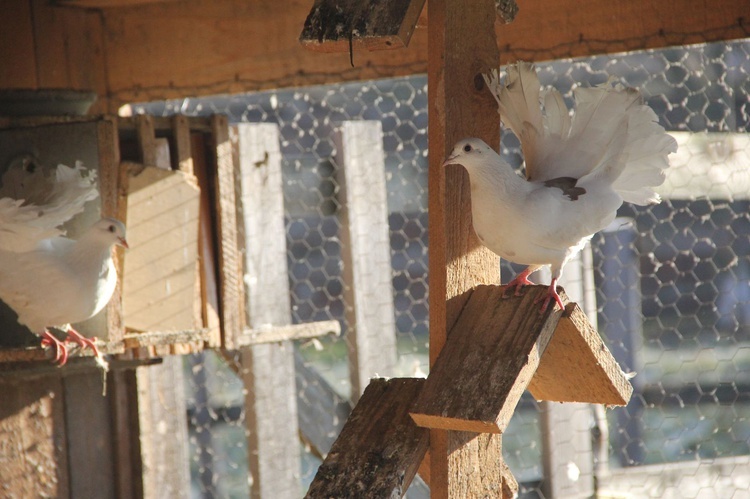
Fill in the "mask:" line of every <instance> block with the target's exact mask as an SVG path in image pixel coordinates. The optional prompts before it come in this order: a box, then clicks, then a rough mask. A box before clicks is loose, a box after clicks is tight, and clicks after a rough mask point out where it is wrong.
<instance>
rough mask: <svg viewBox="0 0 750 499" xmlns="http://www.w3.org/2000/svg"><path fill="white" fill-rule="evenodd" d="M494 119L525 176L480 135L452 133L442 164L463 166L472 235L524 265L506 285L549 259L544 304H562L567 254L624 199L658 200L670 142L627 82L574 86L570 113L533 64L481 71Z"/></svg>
mask: <svg viewBox="0 0 750 499" xmlns="http://www.w3.org/2000/svg"><path fill="white" fill-rule="evenodd" d="M486 80H487V83H488V85H489V87H490V89H491V90H492V91H493V94H494V95H495V98H496V100H497V102H498V107H499V112H500V116H501V119H502V121H503V123H504V124H505V126H506V127H508V128H510V129H511V130H512V131H513V133H514V134H515V135H516V136H517V137H518V138H519V140H520V141H521V148H522V151H523V156H524V162H525V170H526V178H523V177H521V176H519V175H518V174H517V173H516V172H515V171H514V170H513V168H512V167H511V166H510V165H509V164H508V163H507V162H506V161H504V160H503V159H502V158H501V157H500V156H499V155H498V154H497V153H496V152H495V151H494V150H492V148H490V147H489V146H488V145H487V144H485V143H484V142H483V141H482V140H480V139H476V138H469V139H464V140H461V141H459V142H458V143H457V144H456V146H455V147H454V149H453V151H452V152H451V154H450V155H449V157H448V158H447V159H446V160H445V162H444V163H443V164H444V165H448V164H460V165H462V166H463V167H464V168H466V170H467V171H468V173H469V180H470V184H471V212H472V221H473V224H474V229H475V232H476V234H477V236H478V237H479V239H480V241H481V242H482V243H483V244H484V245H485V246H487V248H489V249H490V250H491V251H493V252H494V253H496V254H497V255H499V256H500V257H502V258H505V259H506V260H509V261H511V262H514V263H518V264H524V265H527V266H528V267H527V268H526V269H525V270H523V271H522V272H521V273H520V274H519V275H518V276H516V277H515V278H514V279H513V280H512V281H511V282H510V283H509V284H508V289H513V288H515V291H516V294H518V292H519V291H520V289H521V288H522V287H523V286H525V285H528V284H531V281H529V280H528V277H529V275H530V274H531V273H532V272H534V271H536V270H538V269H539V268H541V267H543V266H545V265H548V266H550V267H551V270H552V282H551V283H550V286H549V288H548V292H547V294H546V297H545V298H544V301H543V304H542V310H545V309H546V308H547V307H548V305H549V304H550V302H551V301H553V300H554V302H556V303H557V304H558V305H559V306H560V308H563V304H562V300H561V299H560V296H559V295H558V293H557V290H556V285H557V281H558V279H559V278H560V276H561V275H562V269H563V266H564V265H565V263H566V262H568V261H569V260H570V258H571V257H573V256H574V255H575V254H576V253H578V252H579V251H580V250H581V249H582V248H583V247H584V246H585V244H586V242H587V241H588V240H589V239H591V237H592V236H593V234H595V233H596V232H598V231H600V230H602V229H604V228H605V227H607V225H609V224H610V223H611V222H612V221H613V220H614V218H615V214H616V212H617V209H618V208H619V207H620V206H621V205H622V203H623V201H628V202H631V203H634V204H638V205H646V204H650V203H656V202H659V201H660V199H659V196H658V195H657V194H656V192H655V191H654V189H653V188H654V187H656V186H658V185H661V184H662V183H663V182H664V178H665V174H664V171H665V170H666V169H667V168H668V167H669V160H668V155H669V153H674V152H676V151H677V142H676V141H675V140H674V139H673V138H672V137H671V136H670V135H669V134H667V133H666V132H665V130H664V128H663V127H661V126H660V125H659V124H658V122H657V117H656V114H655V113H654V112H653V111H652V110H651V108H649V107H648V106H647V105H644V104H643V102H642V98H641V95H640V93H639V92H638V91H636V90H634V89H628V88H623V87H621V86H619V85H612V84H605V85H602V86H597V87H592V88H577V89H576V90H574V97H575V101H576V107H575V109H574V113H573V115H572V116H571V115H570V114H569V112H568V108H567V107H566V105H565V102H564V101H563V98H562V96H561V95H560V93H559V92H558V91H556V90H550V91H547V92H545V93H544V94H541V92H540V85H539V80H538V78H537V75H536V70H535V69H534V67H533V66H532V65H531V64H527V63H519V64H518V65H516V66H510V67H509V68H508V71H507V78H506V80H505V84H504V85H503V84H501V82H500V78H499V75H498V73H497V72H495V73H493V74H492V75H491V76H489V77H487V78H486Z"/></svg>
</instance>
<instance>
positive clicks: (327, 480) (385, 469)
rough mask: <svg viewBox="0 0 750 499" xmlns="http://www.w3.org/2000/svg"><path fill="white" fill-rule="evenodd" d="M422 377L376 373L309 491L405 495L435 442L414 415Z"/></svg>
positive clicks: (312, 494) (311, 495)
mask: <svg viewBox="0 0 750 499" xmlns="http://www.w3.org/2000/svg"><path fill="white" fill-rule="evenodd" d="M424 382H425V380H424V379H422V378H392V379H390V380H385V379H380V378H375V379H373V380H372V381H371V382H370V384H369V386H368V387H367V389H366V390H365V392H364V393H363V394H362V397H361V398H360V400H359V403H358V404H357V406H356V407H355V408H354V410H353V411H352V413H351V415H350V416H349V419H348V420H347V422H346V424H345V425H344V428H343V430H342V431H341V434H340V435H339V437H338V438H337V439H336V442H335V443H334V444H333V447H332V448H331V452H329V453H328V456H327V457H326V459H325V461H323V464H322V465H320V468H318V473H317V474H316V475H315V479H314V480H313V483H312V484H311V485H310V489H309V490H308V492H307V495H306V496H305V497H307V498H310V499H313V498H329V497H383V498H393V497H401V496H403V494H404V493H405V492H406V489H407V488H409V484H410V483H411V481H412V479H413V478H414V475H415V474H416V473H417V468H418V467H419V463H421V462H422V458H423V457H424V454H425V452H427V448H428V446H429V443H428V440H429V432H428V431H427V430H426V429H423V428H419V427H418V426H416V425H415V424H414V422H413V421H412V420H411V419H410V418H409V407H410V406H411V404H412V403H413V402H414V398H415V397H416V396H417V394H418V393H419V392H420V390H421V389H422V386H423V384H424Z"/></svg>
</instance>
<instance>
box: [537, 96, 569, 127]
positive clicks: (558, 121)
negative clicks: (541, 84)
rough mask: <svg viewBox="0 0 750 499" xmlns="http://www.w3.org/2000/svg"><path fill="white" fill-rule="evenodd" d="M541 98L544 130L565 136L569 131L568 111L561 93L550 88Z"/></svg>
mask: <svg viewBox="0 0 750 499" xmlns="http://www.w3.org/2000/svg"><path fill="white" fill-rule="evenodd" d="M542 98H543V101H544V128H545V131H546V132H547V133H548V134H549V135H551V136H557V137H561V138H563V137H567V136H568V133H570V113H569V112H568V107H567V106H566V105H565V101H564V100H563V97H562V95H560V92H558V91H557V90H556V89H551V90H548V91H547V92H545V93H544V95H543V97H542Z"/></svg>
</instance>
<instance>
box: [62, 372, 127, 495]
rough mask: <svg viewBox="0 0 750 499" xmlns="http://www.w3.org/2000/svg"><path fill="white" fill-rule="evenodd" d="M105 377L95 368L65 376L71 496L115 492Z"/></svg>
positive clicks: (110, 493) (108, 404) (64, 396)
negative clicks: (103, 394)
mask: <svg viewBox="0 0 750 499" xmlns="http://www.w3.org/2000/svg"><path fill="white" fill-rule="evenodd" d="M102 376H103V375H102V372H101V371H99V370H98V369H91V370H89V371H87V372H80V373H76V374H74V375H71V376H66V377H64V378H63V386H64V394H63V400H64V404H65V433H66V438H67V441H68V462H69V463H70V497H113V496H114V495H115V494H114V491H115V489H114V484H115V479H114V473H115V462H114V452H113V444H112V435H113V432H112V427H111V414H110V403H109V401H108V400H107V399H106V398H105V397H103V396H102V388H103V384H104V379H103V377H102ZM82 423H84V424H82ZM94 435H96V437H95V438H92V436H94Z"/></svg>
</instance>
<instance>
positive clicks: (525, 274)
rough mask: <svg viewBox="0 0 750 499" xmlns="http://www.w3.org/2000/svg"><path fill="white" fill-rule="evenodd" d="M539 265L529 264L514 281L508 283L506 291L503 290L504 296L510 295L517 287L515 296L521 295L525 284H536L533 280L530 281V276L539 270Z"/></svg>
mask: <svg viewBox="0 0 750 499" xmlns="http://www.w3.org/2000/svg"><path fill="white" fill-rule="evenodd" d="M538 269H539V267H537V266H535V265H529V266H528V267H526V268H525V269H523V271H522V272H521V273H520V274H518V275H517V276H516V277H515V278H514V279H513V280H512V281H510V282H509V283H508V284H506V287H505V291H504V292H503V298H505V297H507V296H508V292H509V291H510V290H511V289H513V288H516V291H515V293H513V295H514V296H521V288H523V287H524V286H528V285H529V284H534V283H533V282H531V281H529V276H530V275H531V274H532V273H533V272H535V271H536V270H538Z"/></svg>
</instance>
